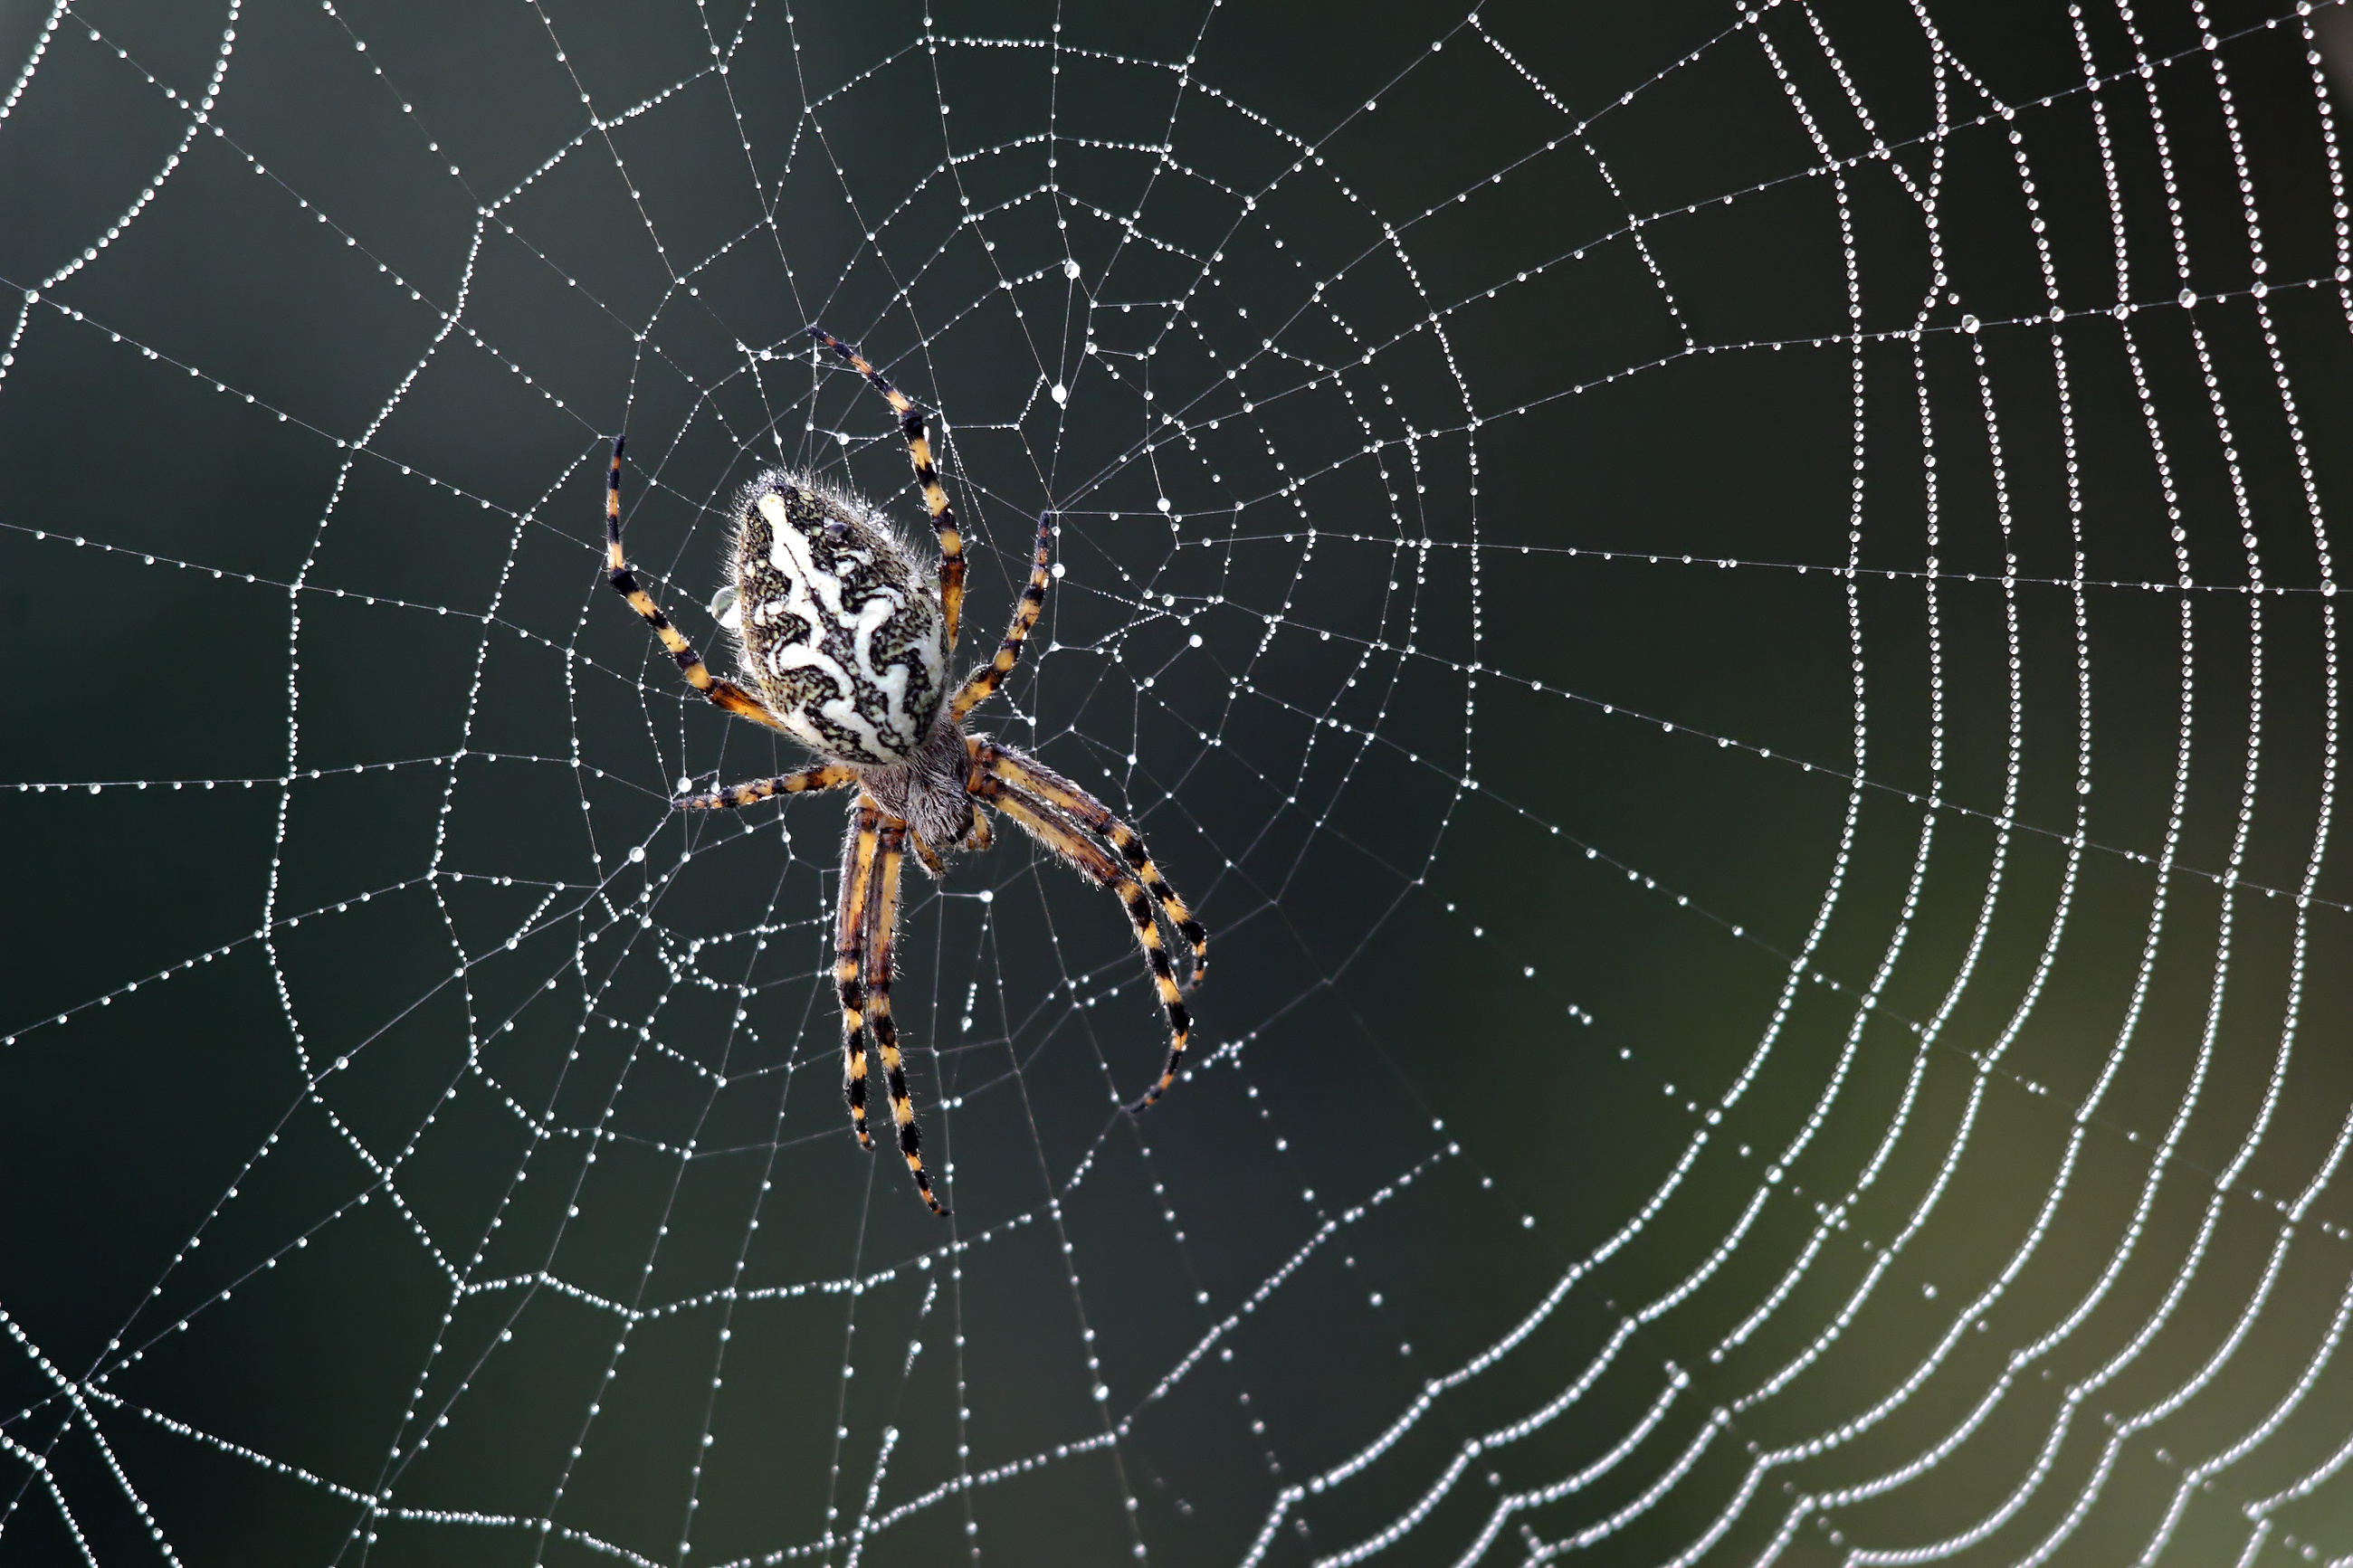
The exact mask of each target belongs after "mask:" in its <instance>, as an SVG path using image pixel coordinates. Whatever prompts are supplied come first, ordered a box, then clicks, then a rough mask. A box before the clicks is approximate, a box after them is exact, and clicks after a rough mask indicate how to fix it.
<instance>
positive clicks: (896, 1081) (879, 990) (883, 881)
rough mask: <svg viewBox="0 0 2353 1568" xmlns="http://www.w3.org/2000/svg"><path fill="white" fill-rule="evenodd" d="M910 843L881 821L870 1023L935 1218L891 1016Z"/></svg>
mask: <svg viewBox="0 0 2353 1568" xmlns="http://www.w3.org/2000/svg"><path fill="white" fill-rule="evenodd" d="M906 841H907V825H906V824H905V823H903V822H902V821H900V820H899V819H898V818H897V817H895V816H886V817H884V818H883V819H882V831H881V855H882V858H881V860H880V861H879V862H878V863H877V864H876V866H875V868H874V924H873V930H872V931H871V934H870V936H869V938H868V944H867V950H866V951H867V964H866V972H867V984H866V1022H867V1026H868V1027H870V1028H871V1029H872V1030H873V1031H874V1049H875V1052H876V1054H877V1055H879V1056H881V1058H882V1072H883V1075H884V1081H885V1082H886V1083H887V1084H888V1085H889V1087H890V1090H891V1119H892V1121H895V1122H897V1123H898V1124H899V1152H900V1154H901V1155H902V1157H903V1158H904V1159H905V1160H906V1162H907V1169H908V1171H909V1172H911V1173H913V1176H914V1178H915V1190H916V1191H917V1192H919V1193H921V1194H923V1202H924V1203H925V1204H926V1205H929V1206H930V1208H931V1211H932V1212H933V1213H934V1214H937V1215H944V1214H945V1213H947V1212H948V1211H947V1210H945V1209H944V1208H942V1207H941V1206H940V1200H939V1199H938V1198H936V1197H934V1195H933V1194H932V1178H931V1176H930V1174H929V1173H927V1172H925V1171H924V1169H923V1132H922V1131H921V1130H919V1129H918V1128H917V1127H916V1126H915V1102H914V1101H913V1100H910V1099H909V1098H908V1097H907V1071H906V1068H905V1067H904V1066H903V1065H902V1063H901V1061H900V1059H899V1025H898V1022H897V1020H895V1019H893V1018H892V1016H891V959H892V938H893V937H894V936H895V935H896V931H897V926H898V923H899V866H900V860H901V851H902V848H903V847H905V844H906Z"/></svg>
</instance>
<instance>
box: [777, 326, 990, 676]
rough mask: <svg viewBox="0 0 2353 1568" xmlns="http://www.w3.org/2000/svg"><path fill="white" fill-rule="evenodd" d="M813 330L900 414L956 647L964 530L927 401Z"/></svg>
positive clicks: (816, 329)
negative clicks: (926, 421)
mask: <svg viewBox="0 0 2353 1568" xmlns="http://www.w3.org/2000/svg"><path fill="white" fill-rule="evenodd" d="M808 334H809V336H811V337H813V338H815V339H816V340H817V341H818V342H821V343H823V344H824V345H825V346H826V347H828V348H829V349H831V350H832V351H833V352H834V353H838V354H839V355H840V356H841V357H842V358H843V359H845V360H847V361H848V362H849V368H850V369H852V370H854V371H856V372H857V373H858V374H860V375H862V376H864V377H865V378H866V384H868V385H869V386H871V387H872V388H873V389H874V390H875V391H877V392H879V393H881V395H882V401H883V402H885V403H887V404H889V405H891V412H892V413H893V414H896V415H897V416H899V434H901V435H902V436H904V437H906V438H907V456H908V457H909V458H912V459H913V461H914V465H915V483H916V484H918V485H919V486H921V487H922V488H923V510H926V511H928V512H930V513H931V514H932V534H933V536H934V538H936V539H937V540H938V541H939V542H940V612H941V614H942V615H943V616H945V617H946V619H947V623H948V651H949V652H951V653H953V652H955V645H956V626H957V623H958V622H959V621H960V620H961V619H962V618H963V616H964V534H963V533H962V532H961V531H959V530H958V529H957V528H956V518H955V508H954V507H952V506H950V505H949V504H948V492H947V491H946V490H944V489H941V488H940V473H939V469H938V468H936V467H935V466H934V464H933V462H932V439H931V437H930V435H929V433H928V432H926V431H925V430H924V428H923V407H922V405H919V404H917V403H916V402H915V400H914V399H913V398H912V397H909V396H908V395H906V394H905V393H903V392H902V391H900V390H899V389H898V388H897V387H895V386H893V385H892V384H891V381H890V378H889V377H888V376H886V375H884V374H882V373H881V371H879V370H876V369H875V368H874V367H873V366H872V365H871V364H868V363H866V361H865V360H864V359H863V358H861V357H860V355H859V353H858V351H857V350H856V349H854V348H852V347H850V346H849V344H848V343H845V342H842V341H841V340H840V339H839V338H837V337H835V336H834V335H833V334H832V333H831V332H828V331H826V330H825V329H824V328H823V327H811V328H810V329H809V330H808Z"/></svg>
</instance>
